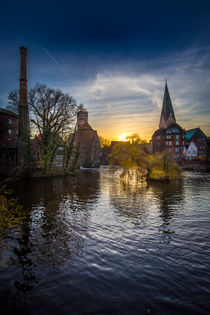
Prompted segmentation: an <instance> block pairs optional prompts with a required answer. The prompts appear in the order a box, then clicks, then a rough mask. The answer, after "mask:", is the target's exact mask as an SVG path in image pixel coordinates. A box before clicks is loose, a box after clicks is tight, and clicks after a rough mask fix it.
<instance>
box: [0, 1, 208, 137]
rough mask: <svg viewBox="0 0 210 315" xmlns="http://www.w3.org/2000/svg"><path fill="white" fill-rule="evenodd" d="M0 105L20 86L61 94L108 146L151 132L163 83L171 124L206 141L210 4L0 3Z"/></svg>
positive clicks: (160, 102) (157, 2)
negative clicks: (24, 80)
mask: <svg viewBox="0 0 210 315" xmlns="http://www.w3.org/2000/svg"><path fill="white" fill-rule="evenodd" d="M0 38H1V49H0V107H6V106H7V97H8V93H9V92H10V91H11V90H14V89H17V88H18V87H19V59H20V56H19V47H20V46H25V47H27V48H28V88H31V87H34V85H35V84H36V83H37V82H39V83H44V84H46V85H47V86H49V87H53V88H59V89H62V90H63V91H64V92H68V93H69V94H70V95H72V96H73V97H74V98H75V99H76V100H77V102H78V103H82V104H84V106H85V108H86V109H87V110H88V112H89V122H90V124H91V126H92V127H93V128H94V129H96V130H97V131H98V134H99V135H102V136H104V137H109V138H110V139H112V140H118V139H120V138H122V135H129V134H132V133H135V132H137V133H138V134H139V135H140V136H141V138H143V139H147V140H149V139H150V138H151V136H152V134H153V132H154V131H155V130H156V129H158V125H159V119H160V113H161V107H162V100H163V93H164V84H165V79H167V82H168V88H169V92H170V95H171V100H172V104H173V108H174V112H175V116H176V120H177V123H178V124H179V125H181V126H182V127H183V128H184V129H191V128H195V127H198V126H199V127H200V128H201V129H202V130H203V131H204V133H205V134H206V135H207V136H210V2H209V0H200V1H197V0H196V1H194V0H187V1H186V0H182V1H180V0H176V1H174V0H168V1H164V0H162V1H161V0H145V1H142V0H138V1H134V0H120V1H118V0H112V1H110V0H100V1H99V0H97V1H95V0H92V1H91V0H67V1H64V0H60V1H53V0H51V1H44V0H42V1H39V0H36V1H33V0H31V1H28V0H27V1H13V0H10V1H9V0H0Z"/></svg>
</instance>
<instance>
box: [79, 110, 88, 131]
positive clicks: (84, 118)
mask: <svg viewBox="0 0 210 315" xmlns="http://www.w3.org/2000/svg"><path fill="white" fill-rule="evenodd" d="M86 123H88V112H87V111H86V110H85V109H82V110H80V111H78V113H77V127H78V128H79V129H80V128H82V127H83V126H84V125H85V124H86Z"/></svg>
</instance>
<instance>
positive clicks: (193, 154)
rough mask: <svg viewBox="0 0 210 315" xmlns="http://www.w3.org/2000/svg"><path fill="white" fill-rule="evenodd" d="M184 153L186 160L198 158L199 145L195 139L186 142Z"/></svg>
mask: <svg viewBox="0 0 210 315" xmlns="http://www.w3.org/2000/svg"><path fill="white" fill-rule="evenodd" d="M183 155H184V159H185V160H197V159H198V147H197V146H196V144H195V143H194V142H193V141H191V142H190V143H189V144H186V146H185V147H184V150H183Z"/></svg>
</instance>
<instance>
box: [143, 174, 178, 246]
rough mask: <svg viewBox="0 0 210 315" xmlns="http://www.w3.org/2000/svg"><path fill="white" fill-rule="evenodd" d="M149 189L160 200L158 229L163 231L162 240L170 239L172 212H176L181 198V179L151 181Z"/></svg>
mask: <svg viewBox="0 0 210 315" xmlns="http://www.w3.org/2000/svg"><path fill="white" fill-rule="evenodd" d="M149 189H150V190H151V191H152V194H153V195H154V198H156V199H158V200H159V201H160V217H161V219H162V220H163V224H162V225H161V226H160V231H161V232H162V233H163V241H167V242H169V241H170V238H171V234H173V233H175V231H174V230H173V228H171V224H172V222H173V215H174V212H175V211H176V212H177V209H178V205H180V203H181V202H182V200H183V180H178V181H171V182H169V183H164V182H151V183H150V185H149Z"/></svg>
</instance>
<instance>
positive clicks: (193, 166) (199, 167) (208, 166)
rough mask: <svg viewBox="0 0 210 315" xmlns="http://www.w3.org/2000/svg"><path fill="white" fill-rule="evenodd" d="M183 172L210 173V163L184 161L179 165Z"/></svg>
mask: <svg viewBox="0 0 210 315" xmlns="http://www.w3.org/2000/svg"><path fill="white" fill-rule="evenodd" d="M179 165H180V166H181V167H182V169H183V170H188V171H200V172H210V162H207V161H186V160H183V161H181V162H180V164H179Z"/></svg>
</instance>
